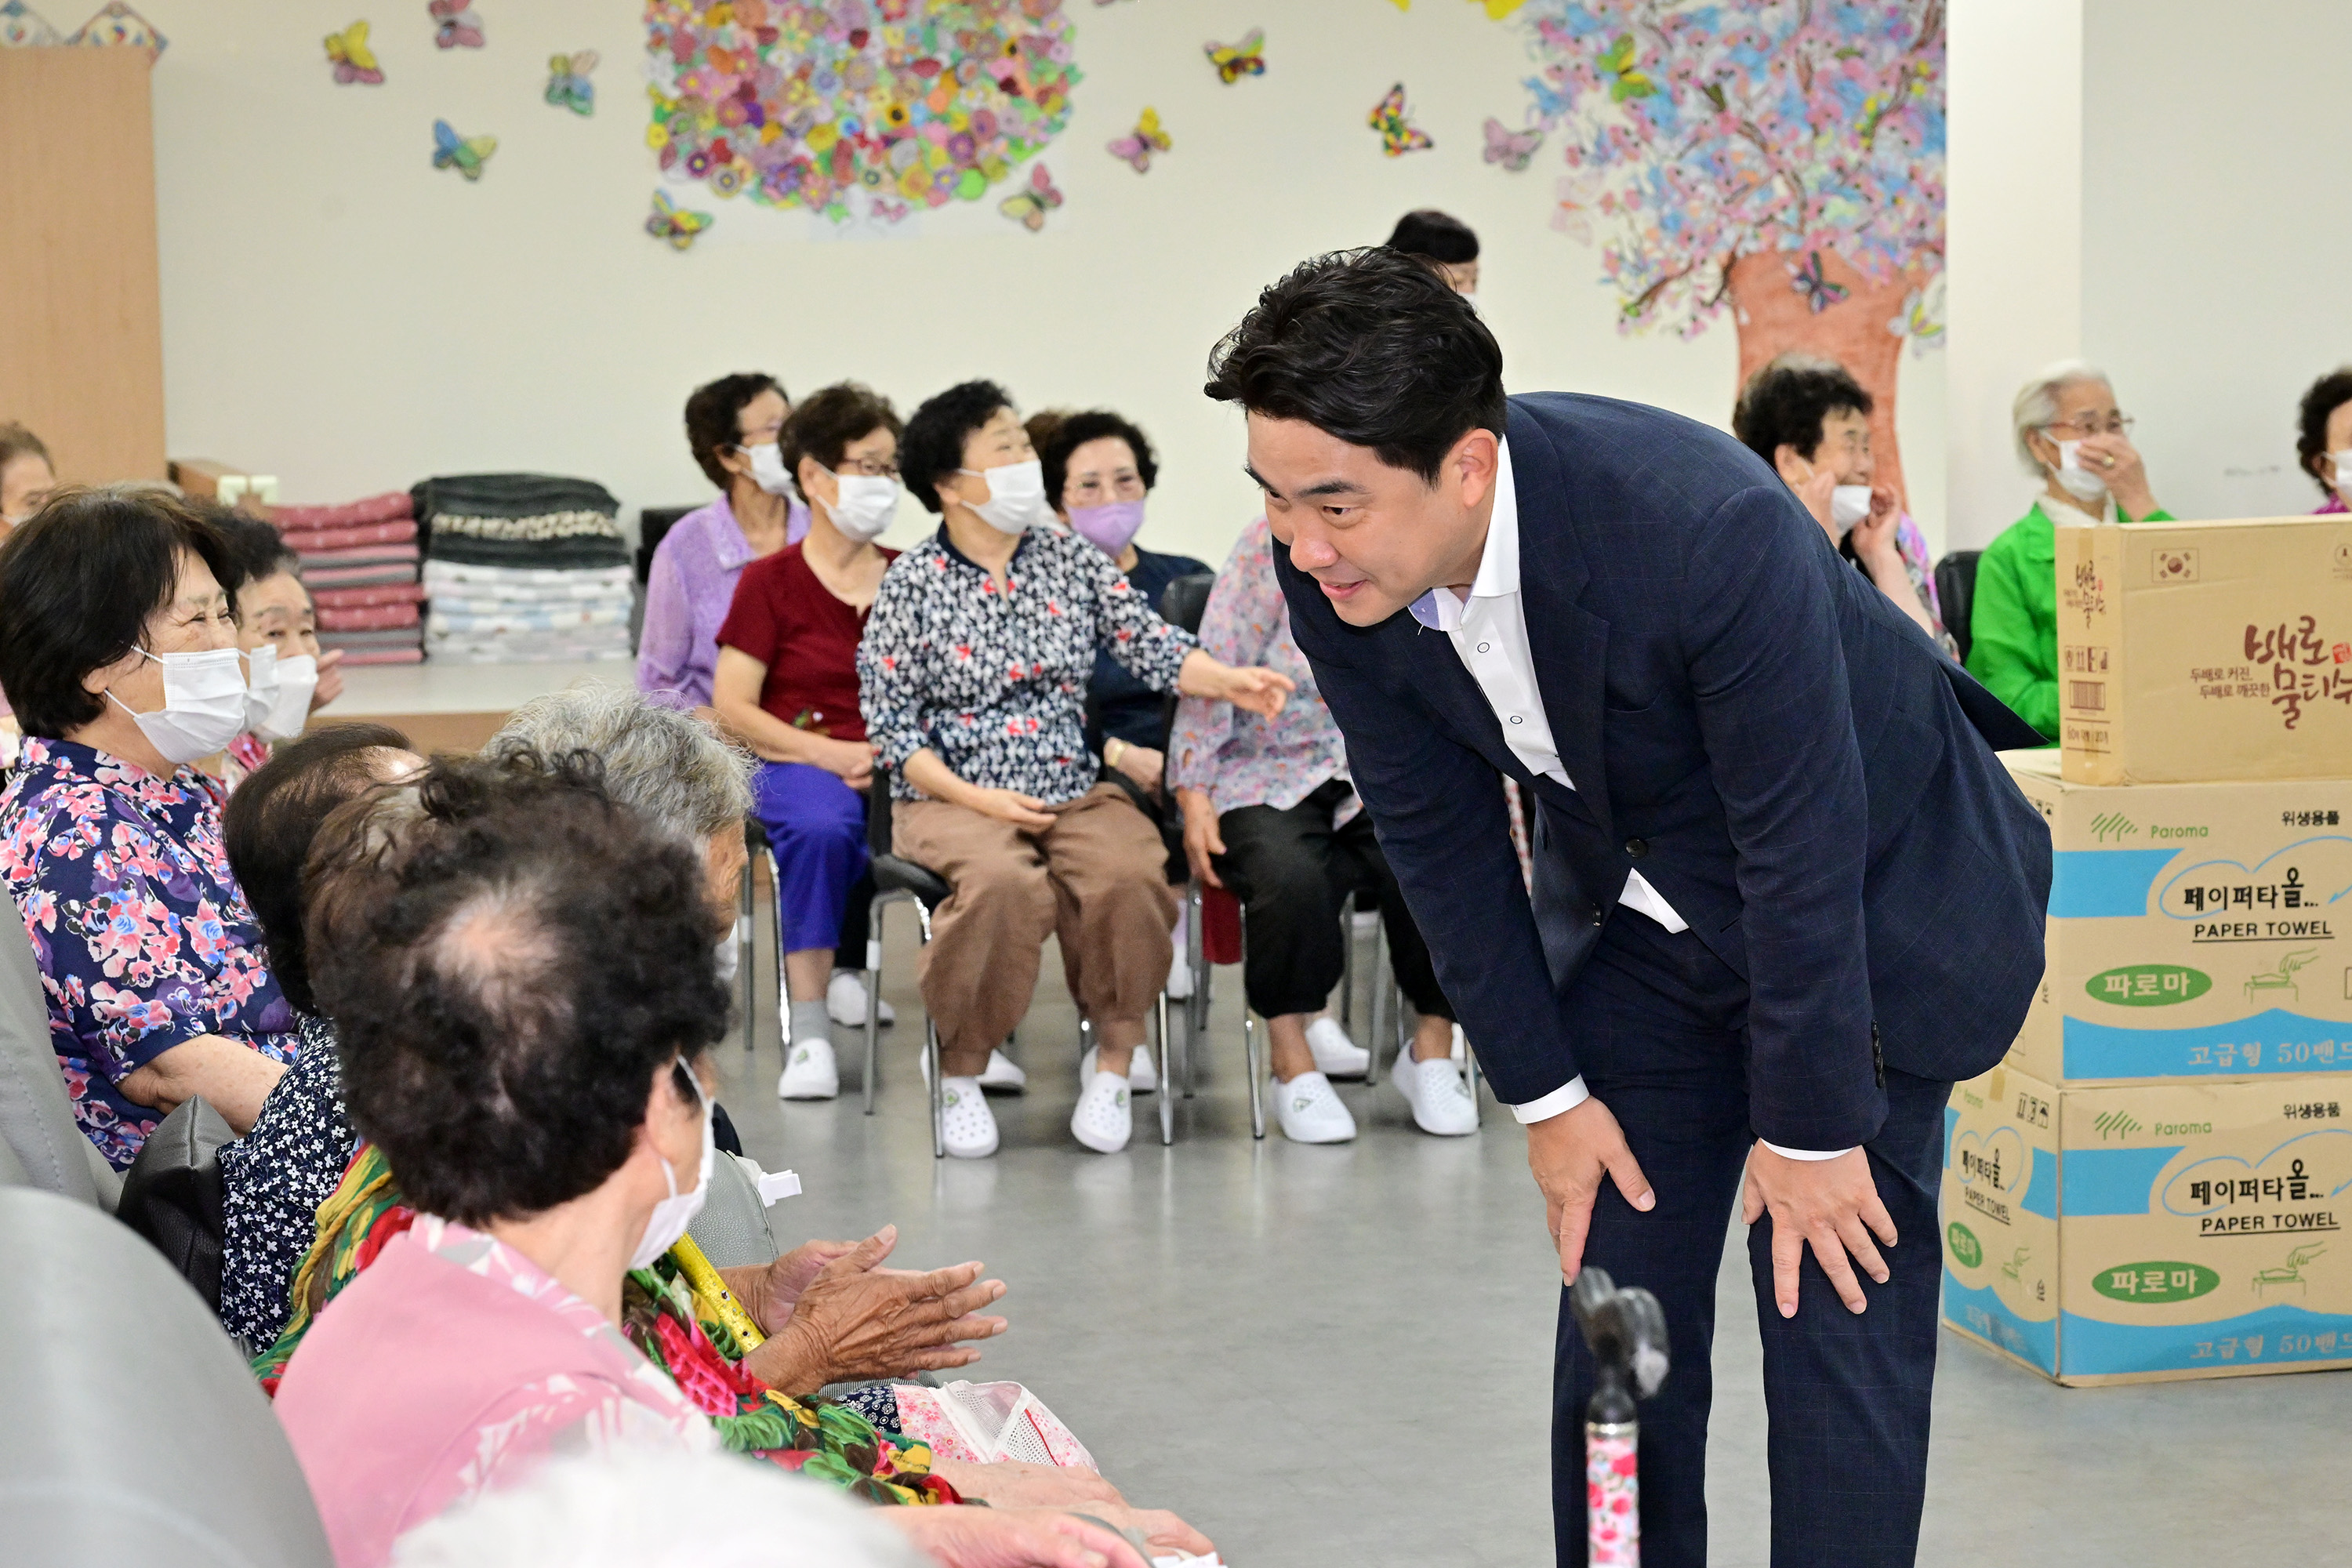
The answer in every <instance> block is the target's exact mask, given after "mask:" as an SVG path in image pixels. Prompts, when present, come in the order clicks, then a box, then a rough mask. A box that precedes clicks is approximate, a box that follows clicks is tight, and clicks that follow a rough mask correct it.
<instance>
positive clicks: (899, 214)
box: [866, 196, 914, 223]
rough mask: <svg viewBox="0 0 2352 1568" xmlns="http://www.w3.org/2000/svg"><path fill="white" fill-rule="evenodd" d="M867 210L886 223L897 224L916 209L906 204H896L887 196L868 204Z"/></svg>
mask: <svg viewBox="0 0 2352 1568" xmlns="http://www.w3.org/2000/svg"><path fill="white" fill-rule="evenodd" d="M913 210H914V209H913V208H912V207H911V206H909V205H908V204H907V203H905V202H894V201H892V200H890V199H889V198H888V197H887V196H876V197H875V198H874V199H873V200H872V201H871V202H870V203H868V204H867V205H866V211H867V212H868V213H870V214H872V215H873V216H876V217H877V218H880V219H881V220H882V221H883V222H884V223H897V222H898V220H899V219H901V218H903V217H905V216H907V215H908V213H909V212H912V211H913Z"/></svg>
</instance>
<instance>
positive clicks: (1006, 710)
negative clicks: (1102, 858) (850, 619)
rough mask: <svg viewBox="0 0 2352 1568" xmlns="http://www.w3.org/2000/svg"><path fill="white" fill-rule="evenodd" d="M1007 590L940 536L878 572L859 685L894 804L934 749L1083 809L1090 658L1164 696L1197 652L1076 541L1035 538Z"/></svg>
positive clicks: (1087, 781) (1013, 564)
mask: <svg viewBox="0 0 2352 1568" xmlns="http://www.w3.org/2000/svg"><path fill="white" fill-rule="evenodd" d="M1004 580H1005V585H1004V586H1003V588H1002V589H1000V588H999V587H998V586H997V584H996V582H995V580H994V579H993V578H992V577H991V576H990V575H989V574H988V573H987V572H986V571H984V570H983V569H982V568H981V567H980V566H978V565H977V564H975V563H973V562H972V561H971V559H970V558H969V557H967V556H966V555H965V554H964V553H963V552H961V551H960V550H958V549H957V548H956V547H955V546H954V545H953V544H951V543H950V542H948V537H947V531H946V530H945V529H944V528H942V529H941V530H940V531H939V532H937V533H935V534H933V535H932V536H931V537H930V538H929V540H927V541H925V542H923V543H921V544H919V545H917V546H916V547H915V548H914V549H912V550H909V551H908V552H906V553H905V554H904V555H901V556H899V557H898V560H896V561H894V562H892V563H890V570H889V571H888V572H887V573H885V574H883V577H882V587H881V590H880V592H878V593H877V595H875V597H874V608H873V611H872V613H871V614H870V615H868V616H867V617H866V639H865V641H863V642H861V643H860V644H859V645H858V647H857V679H858V685H859V697H860V706H862V707H863V708H864V709H865V710H866V738H867V739H868V740H870V741H872V742H874V744H875V746H876V748H877V750H878V751H879V752H880V753H881V758H882V761H883V762H884V763H887V764H888V766H889V767H890V769H891V773H892V776H891V780H890V793H891V795H892V796H893V797H894V798H896V799H898V800H916V799H919V798H920V793H919V791H917V790H915V789H913V788H912V787H910V786H909V785H908V783H907V780H906V771H905V770H906V766H907V759H908V757H911V756H913V755H914V754H915V753H916V752H919V751H921V750H922V749H923V748H925V747H926V746H928V747H929V748H930V749H931V750H932V751H933V752H937V753H938V754H939V757H940V761H941V762H944V763H947V765H948V766H949V767H950V768H951V769H952V770H954V772H955V774H956V776H957V777H959V778H961V779H963V780H965V781H966V782H967V783H970V784H978V785H979V786H980V787H982V789H1011V790H1018V791H1020V792H1021V793H1022V794H1024V795H1034V796H1035V797H1036V798H1037V799H1039V800H1042V801H1045V803H1046V804H1047V805H1060V804H1062V803H1063V802H1065V801H1070V800H1076V798H1077V797H1078V796H1080V795H1084V794H1086V792H1087V790H1089V789H1092V788H1093V787H1094V785H1095V784H1096V782H1097V778H1098V777H1099V776H1100V769H1099V767H1098V766H1097V763H1096V761H1095V758H1094V756H1093V754H1092V753H1090V752H1088V751H1087V742H1086V731H1085V721H1086V707H1085V703H1086V689H1087V680H1088V679H1090V678H1091V677H1092V676H1093V674H1094V661H1095V650H1096V649H1097V648H1100V649H1102V650H1104V651H1106V652H1108V654H1109V655H1110V656H1111V657H1112V658H1115V659H1117V660H1118V662H1119V663H1120V664H1122V665H1124V666H1126V667H1127V668H1128V670H1129V672H1130V673H1132V674H1133V675H1134V676H1135V677H1136V678H1137V679H1139V680H1141V681H1143V682H1144V683H1145V684H1147V685H1149V686H1151V687H1153V688H1155V689H1159V690H1161V691H1165V690H1168V689H1171V688H1172V687H1173V686H1174V685H1175V684H1176V672H1177V670H1178V668H1179V667H1181V665H1182V664H1183V662H1184V658H1185V656H1186V655H1188V654H1190V653H1191V652H1192V650H1193V649H1194V648H1195V647H1199V646H1200V645H1199V644H1198V643H1197V642H1196V641H1195V640H1194V639H1193V637H1192V634H1191V633H1189V632H1186V631H1183V630H1181V628H1179V627H1176V626H1170V625H1169V624H1168V623H1167V622H1166V621H1163V620H1161V619H1160V617H1159V616H1157V615H1155V614H1153V613H1152V609H1151V606H1150V605H1149V604H1147V603H1145V602H1144V597H1143V595H1140V594H1139V593H1137V592H1136V591H1135V590H1134V589H1133V588H1132V587H1130V586H1129V584H1128V581H1127V578H1126V576H1125V575H1124V574H1122V573H1120V571H1119V569H1118V567H1117V566H1115V565H1113V564H1112V563H1111V561H1110V558H1109V557H1108V556H1107V555H1105V554H1104V553H1103V552H1101V551H1099V550H1097V549H1096V548H1095V547H1094V546H1093V545H1092V544H1089V543H1088V542H1086V541H1085V540H1083V539H1080V538H1077V537H1076V535H1073V534H1067V533H1061V532H1057V531H1054V530H1051V529H1032V530H1031V531H1029V532H1027V533H1025V534H1024V535H1022V538H1021V544H1020V547H1019V548H1018V549H1016V550H1015V551H1014V552H1013V559H1012V560H1011V561H1010V562H1008V563H1006V566H1005V579H1004Z"/></svg>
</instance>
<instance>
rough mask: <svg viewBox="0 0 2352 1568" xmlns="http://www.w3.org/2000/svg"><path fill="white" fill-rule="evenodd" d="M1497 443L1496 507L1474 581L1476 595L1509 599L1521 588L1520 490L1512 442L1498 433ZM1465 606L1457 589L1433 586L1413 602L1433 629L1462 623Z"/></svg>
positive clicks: (1414, 615)
mask: <svg viewBox="0 0 2352 1568" xmlns="http://www.w3.org/2000/svg"><path fill="white" fill-rule="evenodd" d="M1495 447H1496V460H1495V510H1494V515H1493V516H1491V517H1490V518H1488V519H1487V521H1486V549H1485V550H1484V551H1483V552H1481V553H1480V555H1479V557H1478V574H1477V576H1476V577H1475V579H1473V580H1472V582H1471V584H1470V597H1472V598H1474V599H1507V598H1510V597H1512V596H1514V595H1517V593H1518V591H1519V492H1518V489H1517V486H1516V485H1514V484H1513V483H1512V482H1511V443H1510V441H1509V440H1508V439H1507V438H1506V437H1500V436H1498V437H1496V438H1495ZM1464 607H1465V606H1464V604H1463V601H1462V598H1461V596H1460V595H1457V594H1456V593H1454V590H1453V589H1451V588H1446V587H1436V588H1432V589H1431V590H1430V591H1429V592H1428V593H1426V594H1423V595H1422V596H1421V597H1420V598H1418V599H1415V600H1414V601H1413V602H1412V618H1413V619H1414V620H1416V621H1419V622H1420V623H1421V624H1422V625H1423V626H1427V627H1429V628H1430V630H1432V631H1439V632H1451V631H1454V630H1456V629H1458V628H1459V627H1460V626H1461V625H1462V612H1463V609H1464Z"/></svg>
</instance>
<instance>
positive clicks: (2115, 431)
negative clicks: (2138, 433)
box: [2042, 414, 2133, 441]
mask: <svg viewBox="0 0 2352 1568" xmlns="http://www.w3.org/2000/svg"><path fill="white" fill-rule="evenodd" d="M2132 423H2133V421H2132V416H2130V415H2128V414H2111V415H2109V416H2107V417H2106V418H2105V420H2101V419H2100V417H2099V416H2097V415H2095V414H2078V415H2076V416H2074V418H2072V419H2069V420H2068V421H2066V422H2065V423H2064V424H2063V425H2061V424H2058V423H2057V422H2055V421H2053V422H2052V423H2050V424H2048V425H2044V426H2042V429H2043V430H2044V431H2046V432H2053V433H2054V432H2058V431H2063V432H2064V433H2065V434H2067V435H2069V436H2072V437H2074V438H2075V439H2076V440H2078V441H2087V440H2089V439H2090V438H2091V437H2094V436H2128V435H2130V434H2131V427H2132Z"/></svg>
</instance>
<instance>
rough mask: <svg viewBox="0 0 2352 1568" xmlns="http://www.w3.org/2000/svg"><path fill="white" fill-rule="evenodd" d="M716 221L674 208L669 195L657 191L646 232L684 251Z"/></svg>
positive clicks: (677, 207)
mask: <svg viewBox="0 0 2352 1568" xmlns="http://www.w3.org/2000/svg"><path fill="white" fill-rule="evenodd" d="M716 221H718V220H717V219H715V218H713V217H712V216H710V215H709V213H695V212H688V211H687V210H686V209H685V208H684V207H679V206H673V205H670V199H669V196H668V195H667V193H665V192H661V191H656V192H655V193H654V212H653V216H651V217H649V218H647V219H646V233H647V234H649V235H652V236H653V237H655V238H656V239H666V240H668V241H669V242H670V244H671V246H672V247H675V248H677V249H679V250H684V249H687V248H688V247H690V246H692V245H693V244H694V242H695V239H696V238H697V237H698V236H699V235H700V234H701V233H702V231H703V230H704V229H706V228H709V226H711V225H712V224H713V223H715V222H716Z"/></svg>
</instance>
